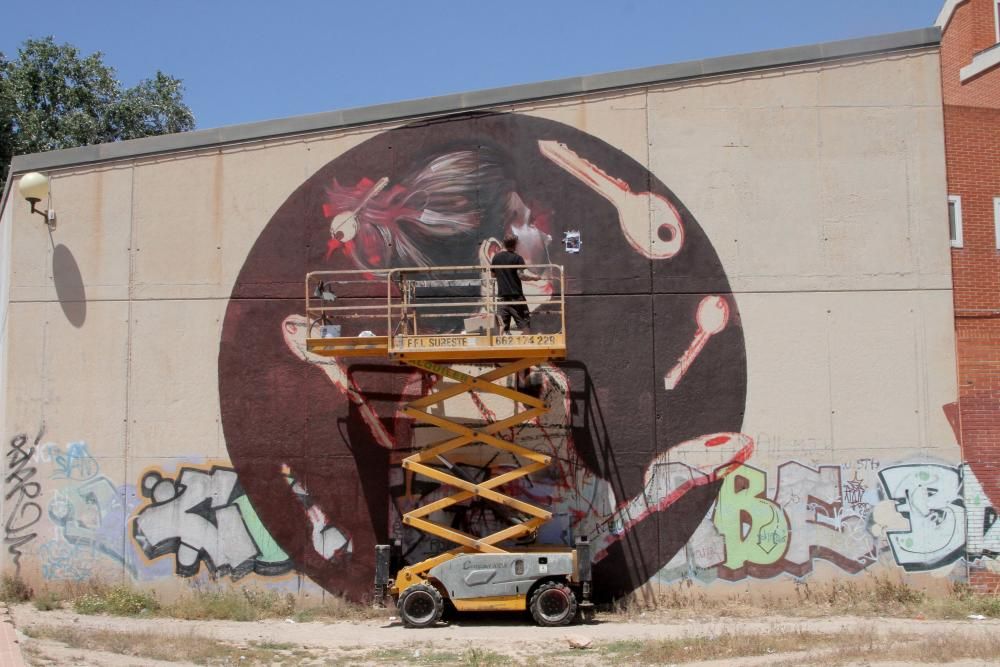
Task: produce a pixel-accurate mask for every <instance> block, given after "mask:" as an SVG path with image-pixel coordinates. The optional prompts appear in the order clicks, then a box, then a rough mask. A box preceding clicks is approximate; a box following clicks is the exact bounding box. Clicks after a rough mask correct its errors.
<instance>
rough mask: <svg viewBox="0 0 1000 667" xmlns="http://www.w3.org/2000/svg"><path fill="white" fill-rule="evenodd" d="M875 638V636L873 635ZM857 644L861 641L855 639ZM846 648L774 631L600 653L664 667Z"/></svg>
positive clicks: (638, 643) (629, 643)
mask: <svg viewBox="0 0 1000 667" xmlns="http://www.w3.org/2000/svg"><path fill="white" fill-rule="evenodd" d="M870 634H871V635H872V636H873V637H874V632H871V633H870ZM854 640H856V641H860V639H859V638H858V637H855V639H854ZM841 644H843V638H842V637H839V636H837V635H836V634H833V633H830V634H824V633H821V632H808V631H805V630H790V631H773V632H765V633H760V634H737V633H728V632H726V633H723V634H721V635H717V636H714V637H705V636H699V637H681V638H677V639H656V640H624V641H618V642H612V643H610V644H604V645H602V646H599V647H598V650H599V651H600V652H601V653H602V654H604V655H605V656H607V658H608V659H609V661H614V662H625V663H626V664H640V665H663V664H679V663H683V662H697V661H700V660H720V659H734V658H747V657H752V656H759V655H770V654H778V653H789V652H792V651H805V650H807V649H816V648H822V647H828V646H838V645H841Z"/></svg>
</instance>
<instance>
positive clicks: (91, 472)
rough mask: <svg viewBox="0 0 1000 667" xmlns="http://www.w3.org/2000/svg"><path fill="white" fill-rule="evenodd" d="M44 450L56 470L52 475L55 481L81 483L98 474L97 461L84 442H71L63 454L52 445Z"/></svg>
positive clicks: (56, 446) (57, 447)
mask: <svg viewBox="0 0 1000 667" xmlns="http://www.w3.org/2000/svg"><path fill="white" fill-rule="evenodd" d="M45 449H46V451H47V452H48V453H49V456H50V457H51V460H52V461H53V464H54V465H55V468H56V470H55V473H54V474H53V475H52V476H53V478H55V479H59V478H62V479H71V480H76V481H82V480H86V479H90V478H92V477H94V476H95V475H96V474H97V472H98V465H97V461H96V460H94V457H92V456H91V455H90V452H88V451H87V443H85V442H71V443H70V444H69V445H67V446H66V451H65V452H62V451H60V450H59V446H58V445H55V444H52V443H50V444H48V445H46V447H45Z"/></svg>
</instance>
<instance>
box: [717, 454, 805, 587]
mask: <svg viewBox="0 0 1000 667" xmlns="http://www.w3.org/2000/svg"><path fill="white" fill-rule="evenodd" d="M766 479H767V478H766V476H765V474H764V472H763V471H760V470H757V469H755V468H751V467H749V466H741V467H740V468H739V469H738V470H737V471H736V472H734V473H733V474H732V475H729V476H728V477H726V479H725V480H724V481H723V483H722V490H721V491H720V492H719V499H718V500H717V501H716V504H715V514H714V517H713V522H714V523H715V527H716V528H717V529H718V530H719V532H720V533H721V534H722V536H723V537H724V539H725V541H726V561H725V566H726V567H728V568H729V569H733V570H735V569H737V568H740V567H743V565H744V564H745V563H748V562H749V563H753V564H755V565H771V564H773V563H775V562H777V561H778V560H780V559H781V557H782V556H783V555H784V554H785V549H787V548H788V517H786V516H785V513H784V511H783V510H782V509H781V506H780V505H778V504H776V503H773V502H771V501H770V500H768V499H767V497H766V496H765V491H766V486H767V482H766Z"/></svg>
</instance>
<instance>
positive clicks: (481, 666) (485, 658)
mask: <svg viewBox="0 0 1000 667" xmlns="http://www.w3.org/2000/svg"><path fill="white" fill-rule="evenodd" d="M459 664H461V665H467V666H468V667H497V666H499V665H507V664H510V658H509V657H508V656H505V655H502V654H500V653H496V652H495V651H488V650H486V649H482V648H470V649H468V650H467V651H466V652H465V653H463V654H462V657H461V662H459Z"/></svg>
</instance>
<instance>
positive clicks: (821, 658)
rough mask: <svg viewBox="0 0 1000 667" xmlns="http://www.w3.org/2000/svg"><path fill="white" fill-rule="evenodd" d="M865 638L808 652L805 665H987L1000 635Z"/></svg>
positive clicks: (785, 663) (788, 664)
mask: <svg viewBox="0 0 1000 667" xmlns="http://www.w3.org/2000/svg"><path fill="white" fill-rule="evenodd" d="M876 639H877V641H875V640H869V641H863V642H855V641H854V640H853V638H852V641H851V642H850V643H843V644H842V645H841V646H839V647H838V648H837V649H836V650H834V651H829V652H824V653H822V654H816V655H810V657H809V664H810V665H814V666H815V667H840V666H841V665H855V664H858V663H859V662H862V663H867V662H873V663H877V662H882V661H887V660H891V661H893V662H896V663H908V664H913V663H924V664H928V663H930V664H947V663H951V662H956V661H958V660H985V661H987V664H989V663H990V662H991V661H996V660H997V657H998V656H1000V637H995V636H990V637H982V636H972V635H967V634H964V633H954V634H952V633H945V634H941V635H938V636H933V637H917V636H913V635H901V636H900V635H896V636H889V637H886V636H882V637H877V638H876ZM801 664H802V662H801V660H800V659H788V660H782V661H779V662H776V663H774V665H775V667H779V666H781V667H792V666H796V667H797V666H798V665H801Z"/></svg>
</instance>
